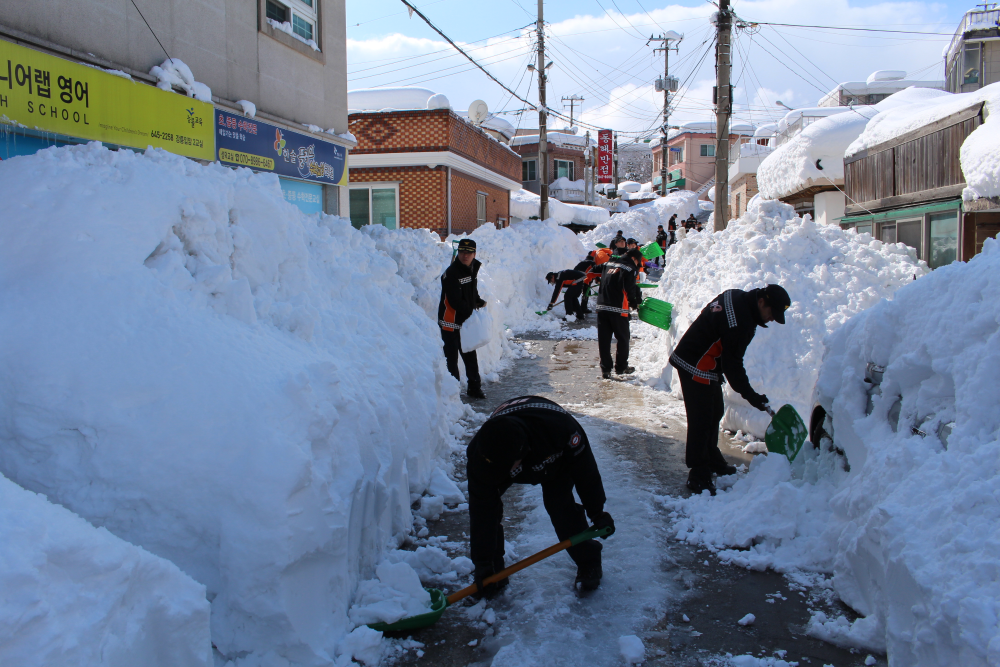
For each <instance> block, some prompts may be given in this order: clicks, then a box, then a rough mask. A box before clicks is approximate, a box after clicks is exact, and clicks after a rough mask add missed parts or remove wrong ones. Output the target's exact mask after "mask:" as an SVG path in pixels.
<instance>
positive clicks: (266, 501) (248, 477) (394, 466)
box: [0, 143, 462, 663]
mask: <svg viewBox="0 0 1000 667" xmlns="http://www.w3.org/2000/svg"><path fill="white" fill-rule="evenodd" d="M0 221H2V224H0V321H3V322H5V326H4V327H2V328H0V472H2V473H3V474H5V475H6V476H7V477H9V478H10V479H11V480H13V481H14V482H16V483H17V484H19V485H21V486H22V487H24V488H27V489H30V490H32V491H36V492H41V493H45V494H46V495H47V496H48V497H49V498H51V499H52V500H53V501H54V502H58V503H60V504H62V505H64V506H65V507H67V508H68V509H70V510H72V511H73V512H75V513H76V514H78V515H80V516H82V517H83V518H85V519H87V520H88V521H90V522H91V523H92V524H94V525H97V526H103V527H105V528H107V529H108V530H109V531H110V532H111V533H113V534H114V535H116V536H118V537H119V538H122V539H124V540H127V541H129V542H131V543H133V544H136V545H139V546H141V547H143V548H144V549H146V550H148V551H150V552H151V553H153V554H156V555H157V556H160V557H162V558H165V559H167V560H170V561H172V562H173V563H175V564H176V565H177V566H178V567H180V568H181V569H182V570H183V571H184V572H186V573H187V574H188V575H190V576H191V577H193V578H194V579H195V580H197V581H198V582H200V583H201V584H203V585H204V586H205V587H206V588H207V595H208V599H209V600H211V601H212V642H213V643H214V644H215V645H216V646H217V647H218V649H219V651H220V653H221V654H222V655H223V656H226V657H235V656H237V655H243V654H244V653H245V652H246V653H251V654H253V655H259V654H260V653H261V652H262V651H265V650H273V651H275V652H276V653H277V654H278V655H280V656H283V657H284V658H286V659H289V660H294V661H297V662H302V663H309V662H317V661H322V660H324V659H327V657H328V656H331V655H333V652H334V649H335V647H336V644H337V643H338V642H339V641H340V640H341V639H342V638H343V637H344V635H345V633H346V631H347V630H348V625H347V624H348V620H347V611H348V609H347V607H348V605H349V603H350V599H351V597H352V595H353V593H354V590H355V587H356V586H357V584H358V582H359V581H360V580H361V579H365V578H367V577H369V576H370V574H371V572H372V570H373V568H374V565H375V563H376V562H378V561H379V560H380V558H381V555H382V553H383V551H384V549H385V548H386V546H387V544H389V543H391V542H397V543H398V541H399V540H400V539H402V537H403V536H404V535H405V534H406V533H408V532H409V530H410V529H411V526H412V516H411V513H410V494H411V493H421V492H422V491H423V490H424V489H425V488H426V487H427V485H428V483H429V481H430V478H431V471H432V470H433V469H434V468H435V467H437V466H436V464H435V461H436V460H437V459H438V457H439V456H441V455H443V454H444V453H446V452H447V451H449V446H450V443H451V442H452V441H453V436H452V435H451V429H452V428H453V426H454V425H455V422H456V421H457V420H458V418H459V417H460V415H461V414H462V413H461V410H462V408H461V405H460V404H459V403H458V401H457V400H456V399H457V393H458V383H457V382H455V381H454V379H453V378H451V376H450V375H449V374H448V373H447V370H446V369H445V366H444V359H443V355H442V353H441V338H440V333H439V330H438V327H437V325H436V323H435V321H434V320H431V319H430V318H428V317H427V315H426V314H425V313H424V312H423V311H421V310H420V309H419V308H418V307H417V306H416V305H415V304H414V303H413V301H412V297H413V291H414V290H413V288H412V287H411V286H410V285H409V284H407V283H406V282H405V281H403V280H402V279H401V278H400V277H399V276H398V275H397V273H396V272H397V266H396V264H395V262H393V261H392V260H391V259H390V258H389V257H387V256H386V255H385V254H384V253H382V252H380V251H378V250H377V249H376V248H375V244H374V243H373V242H372V241H371V239H369V238H368V237H366V236H365V235H364V234H361V233H359V232H358V231H356V230H355V229H353V228H352V227H351V225H350V222H349V221H348V220H344V219H340V218H336V217H332V216H323V215H320V214H316V215H311V216H310V215H306V214H304V213H302V212H301V211H300V210H299V209H298V208H296V207H294V206H292V205H290V204H287V203H286V202H285V201H284V200H283V198H282V194H281V190H280V188H279V186H278V180H277V178H276V177H274V176H273V175H261V174H254V173H252V172H250V171H249V170H246V169H237V170H233V169H229V168H225V167H222V166H220V165H217V164H214V165H208V166H202V165H200V164H198V163H196V162H194V161H191V160H186V159H184V158H181V157H178V156H174V155H170V154H168V153H165V152H163V151H160V150H149V151H147V152H146V153H145V154H143V155H140V154H137V153H133V152H132V151H109V150H106V149H104V148H102V147H101V146H100V144H97V143H93V144H89V145H86V146H77V147H66V148H51V149H47V150H44V151H41V152H39V153H37V154H35V155H32V156H29V157H18V158H14V159H11V160H8V161H4V162H3V163H0Z"/></svg>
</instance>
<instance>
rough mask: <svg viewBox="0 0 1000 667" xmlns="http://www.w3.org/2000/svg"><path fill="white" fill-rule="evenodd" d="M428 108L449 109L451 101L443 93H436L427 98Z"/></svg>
mask: <svg viewBox="0 0 1000 667" xmlns="http://www.w3.org/2000/svg"><path fill="white" fill-rule="evenodd" d="M427 108H428V109H450V108H451V102H449V101H448V98H447V97H446V96H445V95H444V94H443V93H437V94H436V95H431V96H430V97H428V98H427Z"/></svg>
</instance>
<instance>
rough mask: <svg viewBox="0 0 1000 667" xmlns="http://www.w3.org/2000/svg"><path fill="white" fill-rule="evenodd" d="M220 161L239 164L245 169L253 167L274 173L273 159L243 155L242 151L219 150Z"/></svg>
mask: <svg viewBox="0 0 1000 667" xmlns="http://www.w3.org/2000/svg"><path fill="white" fill-rule="evenodd" d="M219 161H220V162H232V163H233V164H238V165H240V166H243V167H252V168H253V169H267V170H268V171H274V160H273V159H271V158H269V157H263V156H261V155H251V154H250V153H241V152H240V151H234V150H230V149H228V148H220V149H219Z"/></svg>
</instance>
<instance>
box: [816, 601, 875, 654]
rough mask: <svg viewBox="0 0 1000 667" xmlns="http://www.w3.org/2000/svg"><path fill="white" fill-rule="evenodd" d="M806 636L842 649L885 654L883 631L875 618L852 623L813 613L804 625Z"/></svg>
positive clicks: (838, 617)
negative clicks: (857, 649)
mask: <svg viewBox="0 0 1000 667" xmlns="http://www.w3.org/2000/svg"><path fill="white" fill-rule="evenodd" d="M806 634H807V635H809V636H810V637H815V638H816V639H822V640H823V641H825V642H829V643H831V644H836V645H837V646H843V647H844V648H859V649H869V650H873V651H880V652H883V653H884V652H885V648H886V647H885V631H884V630H883V629H882V628H881V627H880V625H879V622H878V619H877V618H876V617H875V616H869V617H867V618H859V619H857V620H856V621H854V622H853V623H852V622H850V621H848V620H847V618H846V617H844V616H836V617H834V618H828V617H827V615H826V614H825V613H823V612H821V611H817V612H814V613H813V615H812V616H811V617H810V618H809V623H808V624H807V625H806Z"/></svg>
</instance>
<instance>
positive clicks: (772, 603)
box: [397, 322, 885, 667]
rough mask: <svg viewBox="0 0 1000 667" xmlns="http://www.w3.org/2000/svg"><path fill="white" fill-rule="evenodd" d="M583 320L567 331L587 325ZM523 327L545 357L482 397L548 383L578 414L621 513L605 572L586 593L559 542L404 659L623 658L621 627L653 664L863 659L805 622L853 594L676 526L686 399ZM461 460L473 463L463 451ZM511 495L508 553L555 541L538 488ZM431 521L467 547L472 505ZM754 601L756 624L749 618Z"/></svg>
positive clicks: (540, 661) (614, 508)
mask: <svg viewBox="0 0 1000 667" xmlns="http://www.w3.org/2000/svg"><path fill="white" fill-rule="evenodd" d="M588 324H589V326H592V325H593V323H592V322H591V323H588ZM575 328H576V327H575V326H574V329H575ZM585 332H586V329H585V328H584V329H577V330H575V331H567V332H564V333H563V334H562V335H563V336H565V335H570V336H580V335H581V334H583V335H584V336H583V337H584V338H585V337H586V334H585ZM522 340H524V342H525V343H526V347H527V349H528V350H529V351H530V352H531V353H532V355H533V358H524V359H519V360H517V362H516V363H515V365H514V367H513V368H512V369H510V370H509V371H508V372H506V373H504V374H503V375H502V377H501V381H500V382H499V383H489V384H487V385H486V390H487V395H488V400H487V401H480V402H475V403H473V404H472V405H473V406H474V407H475V409H476V410H478V411H480V412H484V413H488V412H489V411H490V410H492V409H493V407H494V406H496V405H498V404H499V403H500V402H502V401H503V400H505V399H507V398H511V397H513V396H517V395H523V394H538V395H542V396H546V397H549V398H552V399H553V400H556V401H558V402H560V403H561V404H562V405H563V406H564V407H566V408H567V409H569V410H571V411H572V412H573V413H574V415H575V416H576V417H577V418H578V419H579V420H580V422H581V424H582V425H583V426H584V428H585V429H586V430H587V434H588V436H589V438H590V440H591V442H592V443H593V447H594V452H595V455H596V457H597V460H598V464H599V466H600V468H601V475H602V477H603V479H604V486H605V490H606V492H607V495H608V504H607V508H608V510H609V511H610V512H611V513H612V514H613V516H614V517H615V521H616V524H617V532H616V534H615V535H614V536H612V537H611V538H609V539H608V540H606V541H605V542H604V581H603V583H602V586H601V588H600V589H599V590H598V591H596V592H595V593H593V594H590V595H582V596H581V595H579V594H578V593H577V592H576V591H574V589H573V579H574V576H575V573H576V568H575V566H574V565H573V563H572V561H571V560H570V559H569V558H568V557H567V556H566V555H565V554H557V555H556V556H553V557H551V558H550V559H548V560H546V561H543V562H542V563H539V564H537V565H534V566H532V567H531V568H529V569H527V570H525V571H524V572H522V573H519V574H517V575H515V576H514V577H512V579H511V584H510V586H509V587H508V589H507V592H506V593H505V594H504V595H503V596H501V597H500V598H499V599H497V600H494V601H492V602H490V603H488V606H487V605H483V604H482V603H480V604H478V605H473V604H472V602H471V601H470V602H469V603H467V604H465V605H463V606H460V607H457V608H455V609H451V610H449V611H448V612H446V613H445V615H444V616H443V617H442V619H441V621H439V622H438V624H437V625H436V626H434V627H432V628H429V629H427V630H424V631H422V632H420V633H417V634H415V635H413V638H414V639H416V640H418V641H420V642H422V643H424V644H425V646H424V647H423V648H422V649H421V653H422V655H421V656H420V657H418V656H417V655H416V654H415V653H414V652H410V653H408V654H407V656H406V657H403V658H401V660H400V662H398V663H397V664H405V665H410V664H412V665H431V664H432V665H435V667H438V666H441V667H446V666H448V667H451V666H453V667H458V666H463V667H464V666H466V665H475V666H477V667H487V666H489V667H534V666H536V665H537V666H539V667H541V666H543V665H544V667H550V666H551V667H556V666H560V665H579V664H587V665H593V666H595V667H597V666H599V665H608V666H617V665H622V664H624V659H623V658H622V656H621V654H620V652H619V648H618V646H619V645H618V639H619V637H622V636H627V635H638V636H639V637H640V638H641V639H642V641H643V642H644V643H645V649H646V661H645V662H644V663H643V664H646V665H663V666H664V667H665V666H667V665H670V666H671V667H686V666H688V665H692V666H693V665H719V666H720V667H721V666H724V665H728V664H731V663H729V662H728V661H727V660H726V659H725V657H724V656H725V654H726V653H731V654H733V655H741V654H752V655H755V656H758V657H761V658H765V657H769V658H774V659H775V660H776V656H781V655H784V656H785V660H787V661H789V662H794V661H798V662H799V664H800V665H809V664H812V665H825V664H834V665H837V666H838V667H841V666H845V667H847V666H854V665H859V666H860V665H863V664H865V658H866V654H863V653H851V652H849V651H847V650H843V649H839V648H837V647H834V646H831V645H829V644H826V643H823V642H821V641H818V640H816V639H812V638H810V637H806V636H805V635H804V628H803V626H804V625H805V623H806V622H807V621H808V618H809V611H808V609H809V608H814V609H823V608H829V607H830V606H831V605H834V606H835V607H836V610H837V611H838V612H839V613H844V609H843V608H842V607H841V606H839V605H835V604H834V603H832V601H830V600H829V599H827V598H826V597H825V596H823V595H817V594H815V592H810V591H808V590H806V589H803V588H797V587H796V588H794V589H793V587H792V586H790V585H789V582H788V581H787V580H785V579H784V578H783V577H781V576H780V575H777V574H774V573H771V572H763V573H762V572H751V571H747V570H743V569H741V568H736V567H732V566H728V565H723V564H720V563H719V562H718V561H717V560H716V559H715V557H714V556H712V555H710V554H709V553H708V552H699V550H698V549H696V548H694V547H691V546H689V545H687V544H683V543H678V542H676V541H675V540H674V539H673V534H672V532H671V531H670V520H669V517H668V516H667V513H666V512H665V511H663V509H662V508H661V507H659V506H658V505H657V503H656V502H655V498H654V497H655V496H657V495H678V494H683V493H686V492H685V491H684V480H685V479H686V474H687V469H686V467H685V466H684V464H683V459H684V449H683V437H684V428H685V426H684V413H683V405H682V404H681V403H680V402H678V401H676V400H674V399H671V398H670V397H669V396H667V395H665V394H663V393H662V392H657V391H653V390H650V389H648V388H640V387H636V386H632V385H629V384H626V383H622V382H606V381H600V380H599V379H598V375H599V371H598V369H596V368H595V367H594V366H595V365H596V357H597V344H596V341H593V340H568V339H566V338H563V339H561V340H552V339H547V338H545V337H544V335H542V336H532V335H528V336H524V337H523V338H522ZM724 451H725V453H726V454H727V455H729V456H730V458H731V460H733V461H734V462H738V461H739V460H747V458H748V456H749V455H746V454H743V453H742V452H740V451H739V449H737V448H736V447H734V446H728V443H727V446H726V447H725V448H724ZM458 467H459V468H464V461H463V462H462V464H460V465H459V466H458ZM504 501H505V506H506V507H505V526H506V528H507V540H508V542H509V543H510V544H511V546H513V550H514V551H515V552H516V554H514V553H511V550H510V549H508V557H516V558H524V557H526V556H528V555H530V554H532V553H534V552H536V551H538V550H540V549H543V548H545V547H547V546H550V545H551V544H553V543H555V542H556V537H555V534H554V532H553V530H552V526H551V524H550V522H549V519H548V516H547V515H546V513H545V510H544V508H542V506H541V492H540V489H539V488H538V487H518V486H515V487H513V488H512V489H511V490H510V491H508V492H507V494H506V495H505V497H504ZM429 527H430V528H431V533H432V535H433V534H437V535H446V536H447V540H448V542H447V545H448V546H451V547H454V548H456V551H455V552H453V553H452V555H453V556H454V555H460V554H461V555H465V554H466V553H467V552H466V551H465V550H463V549H467V547H465V543H466V542H467V539H468V538H467V532H468V515H467V514H466V513H465V512H461V513H451V514H446V515H445V518H444V519H443V520H442V521H441V522H439V523H438V524H436V525H435V524H433V523H432V524H431V525H430V526H429ZM487 609H489V610H492V614H491V613H490V611H486V610H487ZM484 612H485V614H484ZM748 613H752V614H754V615H755V617H756V619H757V620H756V621H755V623H754V624H753V625H744V626H741V625H739V623H738V621H739V620H740V619H742V618H743V617H745V616H746V615H747V614H748ZM685 616H686V617H687V618H688V621H685V620H684V617H685ZM494 619H495V620H494ZM486 621H492V623H487V622H486ZM780 651H786V653H780ZM803 658H806V659H808V660H803ZM754 664H762V665H775V664H781V663H780V662H766V661H765V662H760V663H754ZM876 664H880V665H884V664H885V663H884V660H880V661H879V662H877V663H876Z"/></svg>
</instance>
